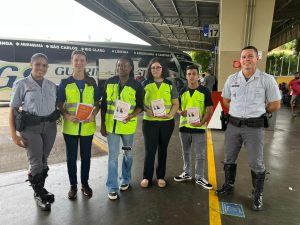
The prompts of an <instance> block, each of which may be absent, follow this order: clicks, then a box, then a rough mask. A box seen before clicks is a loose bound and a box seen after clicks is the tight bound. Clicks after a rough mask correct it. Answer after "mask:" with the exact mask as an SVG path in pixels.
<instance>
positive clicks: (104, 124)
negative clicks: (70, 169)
mask: <svg viewBox="0 0 300 225" xmlns="http://www.w3.org/2000/svg"><path fill="white" fill-rule="evenodd" d="M133 72H134V65H133V61H132V59H131V58H129V57H127V56H122V57H120V58H119V59H118V61H117V65H116V75H115V76H113V77H111V78H109V79H108V80H107V81H106V83H105V88H104V89H105V90H104V95H103V98H102V101H101V134H102V135H103V136H104V137H107V142H108V175H107V181H106V187H107V190H108V198H109V199H110V200H117V199H118V198H119V194H118V191H119V189H120V190H121V191H126V190H127V189H128V188H129V187H130V182H131V168H132V162H133V157H132V151H133V150H132V147H133V138H134V134H135V132H136V127H137V122H138V118H137V115H138V114H139V113H140V112H141V111H142V109H143V88H142V85H141V84H140V83H139V82H138V81H136V80H135V79H134V78H133V77H134V74H133ZM117 101H118V102H122V104H128V103H129V104H130V110H129V114H128V115H127V116H126V117H125V118H124V120H123V121H121V120H117V119H116V118H114V113H115V111H118V112H119V113H121V111H120V110H118V108H116V107H118V106H117V105H116V104H117ZM121 140H122V143H123V147H122V150H123V159H122V174H121V176H120V186H119V182H118V179H119V178H118V156H119V152H120V141H121Z"/></svg>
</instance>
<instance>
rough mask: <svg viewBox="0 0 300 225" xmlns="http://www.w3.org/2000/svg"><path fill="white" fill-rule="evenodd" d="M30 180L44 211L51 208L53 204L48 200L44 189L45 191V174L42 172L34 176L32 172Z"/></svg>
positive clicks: (36, 199)
mask: <svg viewBox="0 0 300 225" xmlns="http://www.w3.org/2000/svg"><path fill="white" fill-rule="evenodd" d="M28 180H29V182H30V184H31V186H32V189H33V190H34V199H35V201H36V203H37V205H38V206H39V207H40V208H41V210H43V211H49V210H51V204H50V202H49V201H48V200H47V198H46V196H45V194H44V191H43V175H42V173H40V174H37V175H35V176H32V175H31V174H29V175H28Z"/></svg>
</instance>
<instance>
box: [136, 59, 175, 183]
mask: <svg viewBox="0 0 300 225" xmlns="http://www.w3.org/2000/svg"><path fill="white" fill-rule="evenodd" d="M146 76H147V80H146V81H144V82H143V86H144V91H145V96H144V110H145V113H144V119H143V134H144V139H145V161H144V172H143V180H142V181H141V184H140V185H141V187H142V188H147V187H149V185H150V184H151V183H152V177H153V172H154V162H155V155H156V152H158V157H157V159H158V162H157V168H156V178H157V185H158V186H159V187H161V188H164V187H165V186H166V184H167V183H166V181H165V174H166V161H167V148H168V144H169V141H170V138H171V136H172V133H173V130H174V125H175V123H174V115H175V113H176V112H177V110H178V106H179V102H178V92H177V89H176V87H175V86H174V85H173V84H172V81H170V80H168V79H166V78H167V77H168V76H169V70H168V68H167V67H166V65H165V64H164V63H163V62H162V60H161V59H159V58H154V59H152V60H151V61H150V63H149V66H148V70H147V72H146ZM156 101H162V102H163V105H164V108H165V113H162V114H155V113H154V111H155V109H157V107H155V105H154V102H156ZM153 110H154V111H153Z"/></svg>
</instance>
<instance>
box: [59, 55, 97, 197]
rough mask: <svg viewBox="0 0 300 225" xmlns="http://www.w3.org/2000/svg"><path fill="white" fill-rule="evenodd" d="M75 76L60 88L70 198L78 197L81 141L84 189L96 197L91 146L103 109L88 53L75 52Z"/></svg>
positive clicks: (86, 194) (72, 59)
mask: <svg viewBox="0 0 300 225" xmlns="http://www.w3.org/2000/svg"><path fill="white" fill-rule="evenodd" d="M71 65H72V67H73V74H72V76H70V77H68V78H66V79H62V80H61V83H60V85H59V87H58V99H57V101H58V106H59V108H60V110H61V112H62V114H63V125H62V132H63V135H64V139H65V143H66V150H67V166H68V174H69V180H70V185H71V187H70V191H69V193H68V198H69V199H70V200H74V199H76V197H77V165H76V161H77V152H78V142H79V144H80V157H81V191H82V193H83V194H84V195H85V196H87V197H92V195H93V191H92V189H91V188H90V186H89V183H88V180H89V172H90V163H91V147H92V140H93V135H94V133H95V130H96V120H95V117H96V114H97V113H98V111H99V99H100V94H99V89H98V87H97V84H96V82H95V80H94V79H93V78H92V77H89V75H88V73H87V72H86V71H85V67H86V65H87V55H86V53H85V52H84V51H81V50H75V51H73V52H72V55H71Z"/></svg>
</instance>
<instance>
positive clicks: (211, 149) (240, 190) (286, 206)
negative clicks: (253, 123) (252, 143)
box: [0, 107, 300, 225]
mask: <svg viewBox="0 0 300 225" xmlns="http://www.w3.org/2000/svg"><path fill="white" fill-rule="evenodd" d="M176 123H177V125H178V118H176ZM299 131H300V117H291V113H290V109H288V108H285V107H283V108H282V109H280V110H279V111H278V113H277V121H276V125H275V129H274V130H266V132H265V163H266V168H267V177H266V181H265V188H264V208H265V210H264V211H261V212H255V211H252V210H251V188H252V187H251V186H252V185H251V184H252V183H251V173H250V169H249V166H248V163H247V157H246V152H245V149H242V150H241V152H240V155H239V159H238V162H237V163H238V168H237V178H236V184H235V192H234V193H233V195H231V196H228V197H224V198H217V197H216V195H215V194H214V191H215V189H216V187H217V186H221V185H222V184H223V181H224V173H223V164H222V160H223V150H224V145H223V141H224V133H223V132H222V131H219V130H209V131H208V132H207V138H208V155H207V156H208V163H207V164H208V166H207V179H208V180H209V181H210V182H211V183H212V184H213V186H214V188H213V190H210V191H209V190H205V189H203V188H202V187H201V186H199V185H197V184H195V181H194V180H192V181H190V182H181V183H180V182H179V183H177V182H175V181H174V180H173V177H174V176H177V175H179V174H180V173H181V172H182V164H183V163H182V156H181V146H180V142H179V137H178V128H175V130H174V133H173V136H172V139H171V141H170V145H169V149H168V160H167V173H166V181H167V187H166V188H159V187H157V185H156V180H154V182H153V185H152V186H151V187H150V188H147V189H142V188H141V187H140V181H141V179H142V173H143V162H144V141H143V135H142V131H141V117H140V123H139V128H138V131H137V134H136V136H135V147H134V149H133V151H134V153H133V155H134V162H133V170H132V183H131V188H130V189H129V190H127V191H125V192H121V194H120V199H119V200H116V201H111V200H109V199H108V197H107V191H106V187H105V182H106V176H107V154H101V155H96V156H95V157H93V158H92V161H91V171H90V180H89V184H90V186H91V188H92V189H93V192H94V194H93V197H92V198H90V199H88V198H86V197H85V196H84V195H83V194H82V193H81V192H80V191H79V192H78V195H77V199H76V200H75V201H70V200H69V199H68V198H67V193H68V191H69V180H68V174H67V166H66V163H65V162H61V163H58V164H51V165H50V171H49V177H48V179H47V181H46V188H47V189H48V190H49V191H51V192H52V193H54V194H55V202H54V203H53V204H52V209H51V211H49V212H44V211H41V210H40V209H39V208H38V207H37V205H36V204H35V201H34V198H33V191H32V189H31V187H30V186H29V185H28V182H25V179H26V176H27V171H26V170H18V171H14V172H3V173H0V224H23V225H27V224H28V225H33V224H37V225H40V224H42V225H48V224H49V225H56V224H57V225H61V224H72V225H77V224H78V225H79V224H86V225H92V224H100V225H148V224H149V225H152V224H153V225H220V224H223V225H254V224H256V225H299V224H300V213H299V206H300V181H299V175H300V167H299V159H300V148H299V146H300V138H299ZM97 139H98V140H96V141H95V142H94V144H95V145H97V146H100V147H101V148H102V149H103V150H104V151H107V147H106V146H105V144H99V143H101V140H100V139H99V137H98V138H97ZM1 149H2V148H1ZM120 154H122V152H120ZM119 163H121V162H119ZM119 165H120V164H119ZM119 167H120V166H119ZM79 168H80V163H79V162H78V169H79ZM78 174H80V169H79V170H78ZM154 179H155V176H154ZM79 182H80V179H79ZM78 188H80V186H78ZM227 203H234V204H237V205H234V204H227ZM220 206H221V207H220ZM236 206H237V207H236ZM226 213H227V214H232V215H226ZM233 215H234V216H233Z"/></svg>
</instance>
